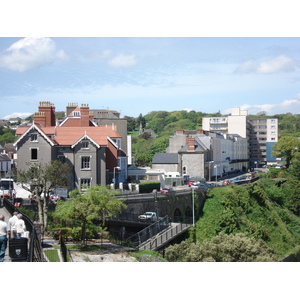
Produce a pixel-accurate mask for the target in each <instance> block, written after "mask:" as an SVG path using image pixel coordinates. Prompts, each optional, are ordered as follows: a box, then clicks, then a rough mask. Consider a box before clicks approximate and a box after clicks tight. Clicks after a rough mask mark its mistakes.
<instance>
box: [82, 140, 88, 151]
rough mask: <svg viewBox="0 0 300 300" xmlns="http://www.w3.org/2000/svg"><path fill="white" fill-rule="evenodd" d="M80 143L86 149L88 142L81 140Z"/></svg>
mask: <svg viewBox="0 0 300 300" xmlns="http://www.w3.org/2000/svg"><path fill="white" fill-rule="evenodd" d="M81 145H82V148H85V149H88V148H89V142H88V141H83V142H82V143H81Z"/></svg>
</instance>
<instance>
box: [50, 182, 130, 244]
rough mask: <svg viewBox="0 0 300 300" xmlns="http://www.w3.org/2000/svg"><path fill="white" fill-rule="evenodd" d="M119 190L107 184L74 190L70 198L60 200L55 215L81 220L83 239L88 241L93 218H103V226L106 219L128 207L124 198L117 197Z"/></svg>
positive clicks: (59, 217)
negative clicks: (88, 227) (83, 191)
mask: <svg viewBox="0 0 300 300" xmlns="http://www.w3.org/2000/svg"><path fill="white" fill-rule="evenodd" d="M117 194H118V192H117V191H115V190H111V189H109V188H108V187H105V186H93V187H90V188H88V189H87V191H86V192H85V193H79V192H78V190H74V191H72V192H71V193H70V200H68V201H59V202H58V203H57V206H56V208H55V212H54V213H53V216H54V217H55V218H58V219H60V220H69V221H75V220H76V221H80V223H81V241H82V243H85V242H86V238H85V237H86V226H87V224H88V223H89V222H91V221H92V220H97V219H101V220H102V227H104V226H105V220H106V219H107V218H109V217H112V216H114V215H116V214H118V213H120V212H121V211H122V209H124V208H126V205H125V204H124V199H122V198H116V197H115V195H117Z"/></svg>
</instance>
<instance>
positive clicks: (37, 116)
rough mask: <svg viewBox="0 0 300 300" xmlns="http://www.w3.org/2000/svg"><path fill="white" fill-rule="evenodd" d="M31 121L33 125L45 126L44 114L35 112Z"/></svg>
mask: <svg viewBox="0 0 300 300" xmlns="http://www.w3.org/2000/svg"><path fill="white" fill-rule="evenodd" d="M33 121H34V123H35V124H40V125H41V126H43V127H45V126H46V115H45V113H44V112H35V113H34V115H33Z"/></svg>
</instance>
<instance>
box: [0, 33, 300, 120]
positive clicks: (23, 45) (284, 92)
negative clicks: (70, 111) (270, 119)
mask: <svg viewBox="0 0 300 300" xmlns="http://www.w3.org/2000/svg"><path fill="white" fill-rule="evenodd" d="M299 81H300V38H287V37H283V38H276V37H273V38H271V37H270V38H262V37H260V38H251V37H245V38H225V37H224V38H217V37H211V38H210V37H191V38H190V37H183V38H180V37H173V38H172V37H169V38H164V37H158V38H151V37H144V38H138V37H132V38H125V37H123V38H122V37H121V38H113V37H107V38H101V37H94V38H88V37H83V38H76V37H75V38H72V37H70V38H63V37H59V38H54V37H51V38H49V37H42V38H24V37H20V38H16V37H14V38H10V37H2V38H0V90H1V96H0V104H1V113H0V118H1V119H3V118H9V117H13V116H24V117H25V116H27V115H29V114H32V113H34V112H35V111H37V106H38V103H39V101H51V102H52V103H54V104H55V107H56V110H57V111H61V110H65V107H66V105H67V104H68V103H74V102H75V103H78V104H79V105H80V104H81V103H88V104H89V105H90V108H92V109H102V108H103V109H107V108H108V109H111V110H117V111H120V112H121V116H125V115H128V116H133V117H137V116H138V115H139V114H140V113H142V114H143V115H145V114H147V113H148V112H151V111H156V110H166V111H173V110H183V109H186V110H195V111H202V112H206V113H213V112H217V111H219V110H220V111H221V113H228V112H229V111H230V108H231V107H233V106H240V107H243V108H244V109H247V110H248V111H249V113H257V112H260V111H266V112H267V114H269V115H273V114H276V113H287V112H291V113H293V114H296V113H300V84H299Z"/></svg>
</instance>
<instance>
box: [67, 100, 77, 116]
mask: <svg viewBox="0 0 300 300" xmlns="http://www.w3.org/2000/svg"><path fill="white" fill-rule="evenodd" d="M77 107H78V103H68V105H67V107H66V117H68V116H69V115H70V113H71V112H72V111H73V110H74V109H76V108H77Z"/></svg>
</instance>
